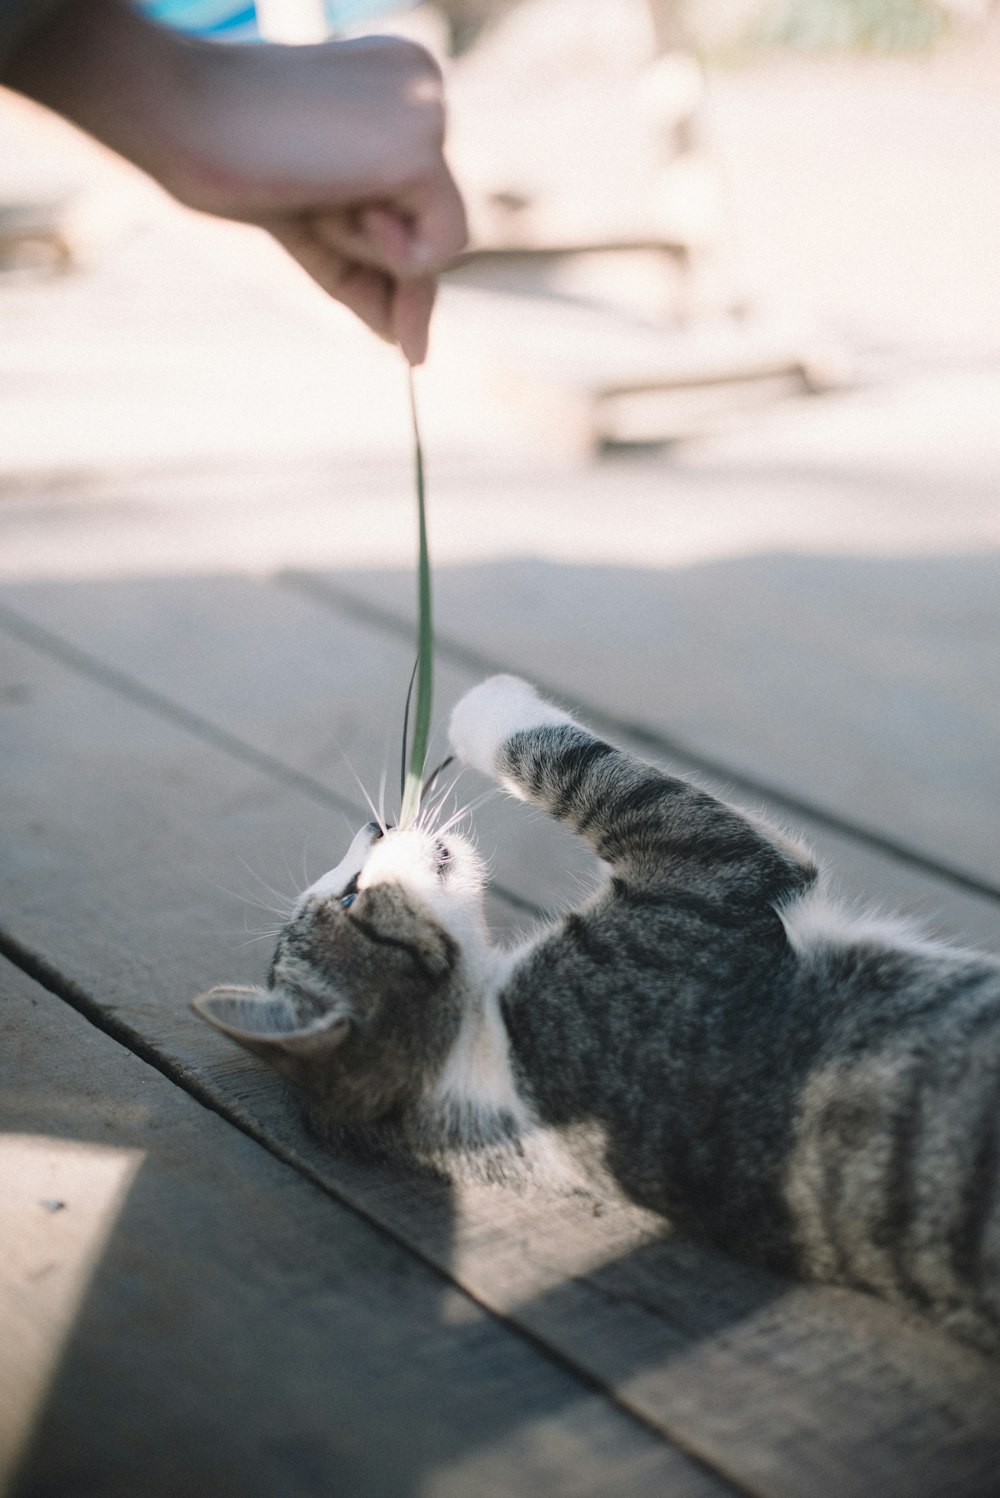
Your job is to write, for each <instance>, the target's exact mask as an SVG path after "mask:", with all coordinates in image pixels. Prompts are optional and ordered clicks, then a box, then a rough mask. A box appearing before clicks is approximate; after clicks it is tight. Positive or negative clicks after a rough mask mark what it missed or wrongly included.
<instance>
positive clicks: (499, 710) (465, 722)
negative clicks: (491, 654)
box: [448, 676, 573, 775]
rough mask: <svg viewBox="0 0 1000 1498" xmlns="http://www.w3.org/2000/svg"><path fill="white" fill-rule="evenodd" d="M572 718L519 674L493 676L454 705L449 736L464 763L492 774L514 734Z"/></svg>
mask: <svg viewBox="0 0 1000 1498" xmlns="http://www.w3.org/2000/svg"><path fill="white" fill-rule="evenodd" d="M572 721H573V719H572V718H571V717H569V715H568V714H567V713H564V712H561V711H560V709H559V708H557V707H553V706H552V704H551V703H549V702H545V701H544V700H543V699H542V698H541V697H539V695H538V693H537V692H536V691H535V689H534V687H532V686H529V685H528V683H527V682H526V681H522V680H521V679H520V677H518V676H491V677H489V678H488V679H487V680H486V681H482V682H480V683H479V685H478V686H477V687H473V688H472V690H471V691H468V692H466V694H465V696H464V697H462V698H461V699H460V700H459V701H458V702H457V703H456V705H455V707H454V709H453V711H452V715H451V724H450V726H449V729H448V737H449V738H450V740H451V747H452V749H453V750H454V751H455V753H456V755H457V756H458V758H459V759H460V760H461V761H462V762H463V764H466V765H471V766H472V767H473V769H476V770H481V771H482V772H483V774H484V775H492V774H493V773H494V768H495V765H496V756H497V751H498V750H499V749H500V748H502V746H503V745H504V744H505V743H506V742H507V740H508V739H509V738H511V737H513V735H514V734H515V733H520V732H522V731H523V730H525V729H528V728H543V727H547V726H548V725H549V724H561V723H572Z"/></svg>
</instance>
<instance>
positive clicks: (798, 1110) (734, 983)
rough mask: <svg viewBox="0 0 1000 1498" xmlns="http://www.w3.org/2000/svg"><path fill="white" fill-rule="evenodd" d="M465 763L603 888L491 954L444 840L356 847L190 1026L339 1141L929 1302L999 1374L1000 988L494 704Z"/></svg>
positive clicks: (478, 883)
mask: <svg viewBox="0 0 1000 1498" xmlns="http://www.w3.org/2000/svg"><path fill="white" fill-rule="evenodd" d="M452 739H453V743H454V746H455V749H456V752H457V753H458V754H459V756H460V757H461V758H462V759H463V760H465V761H466V762H467V763H468V764H471V765H473V766H475V767H476V768H478V769H480V770H483V771H485V772H486V773H488V774H492V775H493V776H494V777H495V778H496V779H498V780H500V781H501V783H502V784H504V785H505V786H506V787H507V788H508V789H510V790H512V791H513V792H514V793H515V794H516V795H519V796H522V797H525V798H526V799H529V800H531V801H532V802H534V803H535V804H537V805H539V806H541V807H543V808H544V809H545V810H546V811H548V812H550V813H551V814H552V815H553V816H555V817H557V818H558V819H559V820H561V821H563V822H564V823H566V824H567V825H568V826H569V827H571V828H572V829H573V830H574V831H576V832H578V833H580V834H581V835H582V836H584V837H585V838H586V839H587V841H588V842H589V843H590V844H591V846H592V847H593V849H594V851H595V852H596V853H597V854H598V855H599V856H600V857H601V858H602V859H603V860H604V861H605V862H606V863H607V864H608V865H609V867H610V878H609V880H608V883H607V884H606V886H605V887H604V888H603V889H602V890H600V891H599V892H598V893H597V894H596V895H595V896H593V897H592V898H591V899H590V900H589V901H588V902H587V904H586V905H585V906H583V907H582V908H581V909H579V910H577V911H574V912H573V913H571V914H569V915H567V916H566V917H564V918H563V919H562V920H560V921H557V922H555V923H554V924H553V925H552V926H551V927H550V928H549V929H548V930H546V931H544V932H542V933H541V934H540V935H539V936H537V937H536V938H535V939H533V940H532V941H530V942H527V943H525V945H524V946H523V947H521V948H519V949H517V950H516V951H513V952H510V951H504V950H503V949H500V948H498V947H495V946H493V945H492V944H491V942H490V940H489V937H488V934H487V932H486V929H485V926H484V923H483V917H482V888H483V882H484V880H483V873H482V869H481V866H480V864H479V861H478V859H477V857H476V855H475V853H474V851H473V850H472V848H471V847H470V846H469V845H468V844H467V843H466V842H465V841H464V840H462V839H459V838H454V837H451V836H448V837H447V838H445V839H444V840H438V839H436V838H435V836H434V834H433V833H432V832H428V831H421V830H416V829H411V830H408V831H405V832H399V831H396V832H389V833H387V834H386V835H385V836H383V835H382V832H381V829H380V828H379V827H378V826H377V825H376V824H374V823H373V824H370V825H369V827H368V828H366V829H363V831H362V832H361V833H360V834H359V835H358V838H356V839H355V842H354V844H353V845H352V848H351V850H350V852H349V854H348V856H347V858H346V859H345V860H344V862H343V863H342V864H341V865H340V866H339V867H338V868H337V869H336V870H333V871H332V872H331V873H330V874H329V875H326V876H324V878H323V879H322V880H321V881H319V884H318V885H315V886H313V888H312V890H310V891H307V892H306V894H305V895H304V896H303V897H302V900H301V901H300V903H299V906H298V908H297V911H296V913H295V915H294V916H293V919H292V921H291V922H290V923H289V926H288V927H287V928H286V930H285V932H284V933H283V935H282V938H281V939H280V941H279V944H278V949H277V952H276V955H275V962H274V965H273V968H272V973H271V977H270V980H269V987H268V989H267V990H266V991H261V992H255V991H244V990H226V989H220V990H213V992H212V994H210V995H206V996H205V998H204V999H203V1000H201V1001H199V1008H200V1010H201V1012H202V1013H203V1014H204V1015H205V1017H206V1018H208V1019H210V1020H211V1021H212V1022H213V1023H214V1024H216V1025H218V1026H219V1027H220V1028H222V1029H224V1030H225V1031H226V1032H227V1033H228V1034H230V1035H232V1036H233V1037H234V1038H235V1039H237V1040H239V1041H240V1042H241V1043H242V1044H244V1045H246V1046H247V1047H248V1048H249V1049H251V1050H253V1051H255V1052H257V1053H258V1054H259V1055H261V1056H263V1057H264V1059H266V1060H267V1061H268V1062H269V1063H270V1064H271V1065H273V1066H275V1067H276V1068H277V1069H278V1070H279V1071H280V1072H282V1074H283V1075H285V1076H286V1077H287V1078H288V1079H289V1080H290V1081H292V1083H293V1084H294V1085H296V1087H297V1088H298V1089H299V1090H300V1092H301V1093H302V1094H303V1096H304V1097H305V1099H306V1102H307V1106H308V1110H309V1114H310V1117H311V1119H312V1122H313V1124H314V1126H315V1127H317V1128H318V1129H319V1130H320V1131H321V1132H322V1133H324V1134H325V1135H326V1136H327V1137H330V1138H335V1137H337V1136H338V1135H341V1134H347V1135H354V1136H355V1137H358V1136H360V1137H363V1138H364V1139H366V1140H367V1141H368V1143H369V1145H370V1146H372V1147H374V1148H377V1149H379V1150H390V1151H392V1152H394V1153H397V1154H401V1155H404V1156H407V1157H409V1158H411V1159H412V1160H414V1161H416V1162H419V1163H421V1164H424V1165H431V1166H433V1167H435V1168H438V1169H444V1170H452V1171H459V1170H464V1171H469V1170H471V1171H475V1172H478V1173H480V1174H483V1175H486V1176H487V1177H490V1176H494V1177H496V1176H500V1177H503V1178H507V1179H509V1178H511V1177H514V1178H518V1177H524V1178H526V1179H529V1178H532V1177H537V1176H542V1177H548V1178H550V1179H553V1180H558V1179H559V1178H560V1177H561V1178H562V1180H563V1183H564V1184H565V1182H566V1181H572V1180H573V1179H574V1173H575V1178H576V1179H577V1180H579V1179H586V1180H588V1181H590V1182H591V1183H593V1184H595V1185H596V1186H597V1187H598V1189H599V1188H600V1186H601V1185H602V1184H604V1183H613V1184H614V1186H615V1187H616V1188H617V1189H619V1190H621V1191H623V1192H624V1193H625V1194H626V1195H627V1196H629V1197H631V1198H632V1199H633V1200H635V1201H637V1202H640V1203H641V1204H642V1205H644V1206H646V1207H650V1208H653V1209H654V1210H656V1211H658V1212H661V1213H663V1214H664V1215H666V1216H668V1217H669V1218H670V1219H671V1220H672V1221H674V1222H676V1223H677V1224H678V1225H684V1226H686V1227H688V1228H690V1229H692V1230H694V1231H696V1232H698V1233H700V1234H702V1235H704V1236H705V1237H707V1238H709V1239H711V1240H712V1241H713V1242H715V1243H717V1244H719V1245H720V1246H722V1247H724V1248H726V1249H728V1250H730V1251H731V1252H732V1253H734V1254H736V1255H739V1256H741V1257H743V1258H746V1259H749V1260H751V1261H754V1262H756V1263H760V1264H764V1265H767V1266H770V1267H772V1268H776V1269H779V1270H783V1271H787V1272H790V1273H793V1274H797V1275H801V1276H803V1277H807V1278H819V1279H828V1280H833V1281H838V1282H842V1283H848V1284H854V1285H859V1286H863V1287H865V1288H868V1289H870V1290H874V1291H876V1292H877V1293H880V1294H883V1295H886V1296H888V1297H890V1298H893V1299H898V1300H902V1301H906V1302H908V1303H910V1304H913V1305H916V1306H917V1307H918V1308H920V1309H922V1310H924V1311H925V1312H926V1313H927V1314H929V1315H931V1316H933V1317H934V1318H935V1319H937V1320H939V1321H941V1322H944V1323H945V1324H947V1325H949V1326H950V1327H951V1328H952V1329H953V1330H954V1331H956V1332H957V1333H959V1334H960V1335H963V1336H966V1337H968V1338H970V1339H972V1340H974V1341H976V1342H977V1343H979V1345H981V1346H985V1347H987V1348H991V1349H993V1350H995V1351H1000V1148H998V1130H1000V963H998V962H996V961H995V960H993V959H991V958H988V957H980V956H975V955H971V954H967V953H962V952H956V951H954V950H951V949H948V948H945V947H942V946H937V945H935V944H932V943H926V942H922V941H920V940H919V939H916V938H913V937H911V936H909V935H907V934H906V933H905V932H904V931H903V930H902V928H900V929H896V928H893V927H892V926H882V925H878V924H876V923H869V924H868V925H865V924H864V923H855V924H854V925H853V926H852V925H851V924H850V923H849V922H846V921H845V920H844V919H843V918H838V916H837V915H836V913H835V912H834V911H833V910H832V909H831V908H830V907H829V906H828V904H827V903H826V901H825V898H824V896H823V894H822V891H821V889H820V886H819V881H818V875H817V870H816V867H815V865H814V864H813V862H812V860H811V859H810V857H809V856H808V854H806V853H805V852H803V851H802V849H801V848H799V847H798V846H797V845H796V844H794V843H792V842H791V841H789V840H788V839H786V838H785V837H783V836H782V835H781V834H779V833H777V832H775V831H774V829H771V828H769V827H767V826H766V825H764V824H763V823H758V822H756V821H755V820H753V819H751V818H749V817H747V816H746V815H744V814H743V813H741V812H739V811H736V810H734V809H732V808H731V807H728V806H726V805H724V804H723V803H721V802H719V801H717V800H715V799H714V798H713V797H711V796H709V795H707V794H706V793H704V792H702V791H699V790H697V789H695V788H694V787H692V786H690V785H688V784H687V783H685V782H683V781H679V780H675V779H673V778H671V777H670V776H668V775H665V774H663V773H661V772H660V771H658V770H655V769H652V768H650V767H649V766H646V765H644V764H641V763H640V762H638V761H636V760H635V759H633V758H631V757H630V756H628V755H626V754H623V753H622V752H620V751H618V750H615V749H612V748H611V747H610V746H608V745H607V744H603V743H601V742H600V741H598V740H596V739H594V738H593V737H592V736H591V735H590V734H588V733H587V732H586V731H585V730H584V729H582V728H580V727H579V726H578V725H577V724H575V723H574V722H573V720H572V719H570V718H568V717H567V716H566V715H565V714H563V713H561V712H559V711H558V710H557V709H555V708H553V707H550V706H549V705H547V704H546V703H544V702H542V701H541V700H540V699H539V698H538V697H537V696H536V695H535V694H534V693H533V692H532V691H531V689H530V688H528V687H526V686H525V685H524V684H523V683H520V682H517V681H515V680H514V679H512V678H505V677H500V678H494V679H493V680H492V681H489V682H486V683H484V684H483V685H482V686H480V687H478V688H476V689H475V690H474V691H473V692H471V693H469V694H468V696H467V697H466V698H464V699H463V700H462V702H461V703H460V704H459V705H458V707H457V708H456V710H455V714H454V716H453V719H452Z"/></svg>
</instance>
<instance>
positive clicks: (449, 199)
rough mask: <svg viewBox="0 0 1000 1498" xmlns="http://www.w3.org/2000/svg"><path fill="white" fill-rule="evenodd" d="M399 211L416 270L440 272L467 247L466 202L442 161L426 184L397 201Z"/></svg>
mask: <svg viewBox="0 0 1000 1498" xmlns="http://www.w3.org/2000/svg"><path fill="white" fill-rule="evenodd" d="M400 208H401V209H402V211H404V212H405V213H407V214H408V216H409V219H410V222H411V225H412V231H411V232H412V236H413V243H412V251H411V257H412V260H413V262H414V263H415V266H416V268H417V269H418V270H423V271H438V270H442V269H443V268H444V267H445V266H446V265H447V264H448V262H449V261H451V260H454V258H455V256H456V255H457V254H458V253H459V251H461V250H463V249H464V248H465V246H466V245H467V244H468V242H469V227H468V222H467V220H466V216H465V203H464V202H463V200H462V194H461V193H460V192H459V190H458V187H457V185H456V183H455V179H454V177H453V176H452V175H451V172H450V171H449V170H448V168H447V166H445V164H444V162H442V163H441V166H440V169H439V170H438V171H437V172H436V173H435V174H434V176H433V177H432V178H431V179H430V180H429V181H428V182H427V183H425V184H422V185H418V187H416V188H415V189H414V190H413V192H412V194H410V195H404V196H402V197H401V198H400Z"/></svg>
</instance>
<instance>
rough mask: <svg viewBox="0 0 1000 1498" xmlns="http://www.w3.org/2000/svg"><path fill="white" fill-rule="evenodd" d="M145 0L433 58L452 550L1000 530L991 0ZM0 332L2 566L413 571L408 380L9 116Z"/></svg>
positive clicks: (941, 541) (446, 533)
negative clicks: (446, 243)
mask: <svg viewBox="0 0 1000 1498" xmlns="http://www.w3.org/2000/svg"><path fill="white" fill-rule="evenodd" d="M146 8H147V9H148V10H149V11H151V12H152V13H153V14H155V15H156V16H157V17H158V18H159V19H160V20H162V21H163V22H164V23H167V24H173V25H179V26H184V27H187V28H189V29H191V30H194V31H198V32H200V33H201V34H203V35H206V36H213V37H215V38H216V39H217V40H218V43H219V45H253V42H254V39H255V38H256V37H258V36H262V35H263V36H268V37H272V38H279V39H283V40H287V41H290V42H296V41H308V40H314V39H316V38H317V37H320V36H324V35H349V34H354V33H357V32H363V31H367V30H373V29H377V30H381V31H386V30H397V31H400V32H403V33H404V34H407V35H410V36H413V37H416V38H417V39H419V40H421V41H423V42H424V43H425V44H426V45H428V46H429V47H430V48H431V49H432V50H433V51H434V52H435V53H436V54H437V56H438V57H439V58H440V60H441V62H442V66H443V67H444V69H445V71H446V74H447V76H448V85H449V98H450V111H451V112H450V148H449V149H450V156H451V159H452V162H453V165H454V168H455V171H456V174H457V175H458V177H459V180H460V182H461V184H462V186H463V189H464V190H465V192H466V194H467V197H468V202H469V207H470V216H471V222H472V226H473V241H472V245H471V248H470V251H469V253H468V254H467V255H466V256H464V257H463V258H462V261H461V262H460V263H459V264H458V265H456V266H455V267H454V269H453V270H452V271H450V272H449V274H448V275H447V277H446V278H445V285H444V287H443V290H442V295H441V299H440V305H439V310H438V312H437V314H436V320H435V326H434V331H433V341H432V354H431V359H430V361H429V363H428V365H427V366H426V368H425V369H424V370H423V371H422V372H421V376H420V401H421V406H422V414H423V421H424V426H425V439H426V445H427V449H428V458H429V463H430V471H431V485H432V488H431V503H432V517H433V523H432V533H433V534H432V539H433V542H434V546H435V554H436V558H437V560H438V561H439V562H441V563H445V562H455V561H464V560H474V559H479V558H484V557H496V556H505V555H533V556H534V555H541V556H546V557H551V558H555V559H560V560H567V561H579V560H594V559H600V560H602V561H621V562H623V563H627V564H629V565H635V564H637V563H641V564H643V565H665V566H669V565H677V564H681V563H687V562H690V561H694V560H702V559H705V558H708V557H715V556H722V555H730V554H736V553H746V552H750V551H766V550H774V549H775V548H780V549H786V550H787V549H791V550H803V551H831V550H835V551H838V552H843V551H845V550H847V551H859V552H864V553H869V552H886V553H891V554H893V555H912V554H915V553H922V552H925V551H936V550H941V549H947V550H950V551H954V552H959V551H963V552H966V553H967V552H968V551H970V550H981V549H983V548H993V547H995V546H996V545H997V543H998V542H1000V505H998V503H997V501H998V477H997V476H998V473H1000V203H998V196H1000V194H998V185H1000V12H998V11H997V9H996V7H995V6H993V5H991V4H988V3H987V0H678V3H673V0H671V3H664V0H614V3H613V4H608V3H601V0H440V3H437V4H431V3H428V4H423V5H418V6H415V7H404V8H399V7H396V8H394V7H392V6H391V5H390V4H387V3H380V0H331V3H326V4H324V3H322V0H266V3H265V0H259V3H258V4H257V6H256V7H253V6H250V5H238V4H236V3H235V0H146ZM0 328H2V338H0V389H2V392H3V399H2V401H0V527H2V534H3V544H2V547H0V569H2V576H4V577H8V578H21V579H29V578H34V577H38V578H42V577H58V576H62V575H74V576H91V575H93V576H99V575H114V574H121V573H124V574H129V575H145V574H147V573H157V572H160V573H167V572H175V571H183V572H185V573H189V572H191V571H195V572H201V571H218V570H220V569H223V570H224V569H228V568H234V569H239V570H247V569H249V570H267V569H270V568H273V567H276V566H282V565H285V564H297V563H301V562H308V563H310V564H315V563H319V562H321V563H324V564H329V565H334V566H338V567H352V566H359V567H367V566H372V565H384V566H392V567H409V566H410V565H411V564H412V549H413V540H412V535H411V532H410V528H409V521H408V517H409V513H410V506H411V481H410V472H409V432H408V425H407V408H406V399H405V379H404V372H403V370H402V369H401V367H400V360H399V357H398V355H396V354H395V353H394V351H393V350H391V349H388V348H385V347H383V346H382V345H380V344H379V343H378V342H377V341H376V340H375V339H374V338H372V337H371V336H370V335H369V334H368V333H367V332H366V331H365V330H364V329H362V328H361V327H360V326H359V325H357V324H356V323H355V322H354V321H353V320H352V319H351V317H350V316H349V314H347V313H346V312H344V311H343V310H342V309H340V308H339V307H337V306H335V305H333V304H332V303H330V302H329V301H328V300H327V299H325V298H324V296H323V295H322V293H320V292H319V291H318V290H317V289H316V288H315V287H314V286H313V285H312V284H311V283H310V282H309V281H308V280H307V279H306V278H305V277H304V276H303V274H302V273H301V272H300V271H299V270H298V268H297V267H296V266H294V265H293V264H291V263H290V262H289V261H287V260H286V259H285V258H284V257H283V255H282V253H281V252H280V251H279V250H278V249H277V248H276V247H274V246H273V245H271V244H270V243H269V242H268V241H267V240H266V238H265V237H264V236H263V235H262V234H260V233H259V232H258V231H255V230H250V229H245V228H243V227H241V226H236V225H231V224H223V223H221V222H216V221H212V220H209V219H207V218H205V217H202V216H199V215H196V214H194V213H191V212H188V211H186V210H184V209H181V208H179V207H178V206H177V205H175V204H173V203H172V202H170V201H169V200H168V199H167V198H166V197H165V196H164V195H163V194H162V193H161V192H160V191H159V190H158V189H156V188H155V187H154V186H153V185H152V184H151V183H150V182H148V181H147V180H145V179H144V178H143V177H142V176H141V175H140V174H139V173H137V172H136V171H134V170H132V169H131V168H128V167H126V166H125V165H123V164H122V163H121V162H120V161H118V160H117V159H115V158H113V157H111V156H110V155H109V154H108V153H106V152H104V151H102V150H100V149H99V148H97V147H96V146H94V145H93V143H91V142H90V141H88V140H85V139H84V138H83V137H81V136H80V135H78V134H76V133H75V132H74V131H72V130H71V129H69V128H68V127H67V126H65V125H63V124H62V123H61V122H59V121H57V120H56V119H54V118H53V117H51V116H48V115H46V114H45V113H44V112H43V111H41V110H38V109H36V108H34V107H32V106H29V105H28V104H26V103H25V102H24V101H22V100H19V99H18V98H16V97H15V96H13V95H6V94H0ZM401 518H402V523H401Z"/></svg>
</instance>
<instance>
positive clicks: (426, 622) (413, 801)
mask: <svg viewBox="0 0 1000 1498" xmlns="http://www.w3.org/2000/svg"><path fill="white" fill-rule="evenodd" d="M409 390H410V417H411V420H412V422H413V456H414V469H415V473H416V482H417V523H418V527H419V533H420V535H419V560H418V568H417V706H416V711H415V713H414V717H413V740H412V742H411V744H410V759H409V768H408V769H407V772H406V779H405V781H404V783H403V805H402V809H401V810H400V813H399V825H400V827H409V826H410V824H411V823H412V822H415V821H416V819H417V817H418V815H419V814H420V799H421V793H422V791H423V784H424V766H425V764H426V762H427V740H428V738H429V737H430V728H431V701H432V697H433V693H434V632H433V628H432V624H431V564H430V556H429V553H428V550H427V508H426V502H425V495H424V451H423V446H422V444H421V441H420V425H419V423H418V421H417V398H416V391H415V389H414V384H413V369H412V367H411V368H410V371H409ZM404 748H405V730H404Z"/></svg>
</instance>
